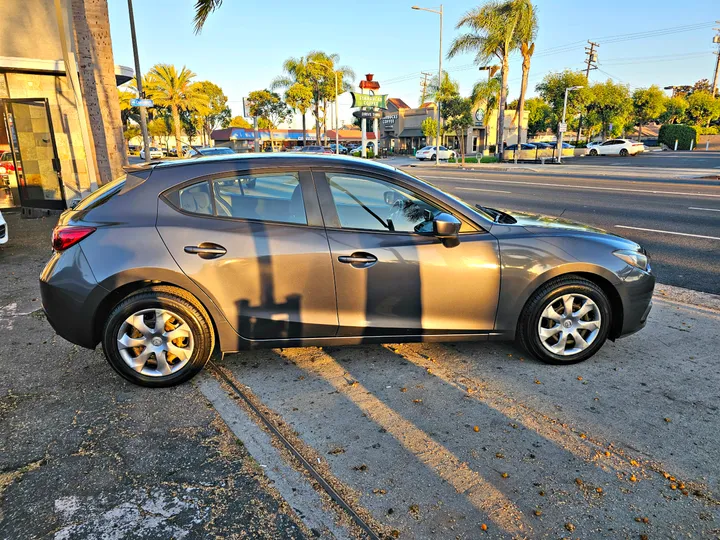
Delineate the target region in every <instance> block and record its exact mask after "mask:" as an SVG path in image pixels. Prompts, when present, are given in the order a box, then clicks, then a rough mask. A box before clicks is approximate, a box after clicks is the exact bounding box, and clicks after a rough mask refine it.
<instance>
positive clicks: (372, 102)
mask: <svg viewBox="0 0 720 540" xmlns="http://www.w3.org/2000/svg"><path fill="white" fill-rule="evenodd" d="M350 95H351V96H352V98H353V102H352V105H350V107H377V108H379V109H387V94H385V95H382V96H372V95H370V94H359V93H358V92H350Z"/></svg>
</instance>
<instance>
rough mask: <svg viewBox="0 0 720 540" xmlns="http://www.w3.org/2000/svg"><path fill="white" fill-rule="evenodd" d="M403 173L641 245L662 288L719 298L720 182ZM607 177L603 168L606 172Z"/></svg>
mask: <svg viewBox="0 0 720 540" xmlns="http://www.w3.org/2000/svg"><path fill="white" fill-rule="evenodd" d="M407 170H408V172H411V173H412V174H415V175H416V176H420V177H421V178H424V179H426V180H428V181H430V182H432V183H433V184H435V185H437V186H438V187H440V188H442V189H444V190H446V191H449V192H451V193H453V194H455V195H457V196H459V197H461V198H463V199H465V200H466V201H468V202H471V203H482V204H483V205H485V206H491V207H496V208H502V209H511V210H520V211H525V212H533V213H542V214H548V215H553V216H562V217H563V218H565V219H570V220H574V221H579V222H583V223H587V224H590V225H595V226H597V227H601V228H603V229H605V230H607V231H610V232H613V233H616V234H619V235H622V236H625V237H627V238H630V239H632V240H634V241H636V242H638V243H640V244H642V245H643V246H644V247H645V248H646V249H647V250H648V251H649V252H650V254H651V257H652V263H653V267H654V269H655V272H656V274H657V276H658V280H659V282H661V283H666V284H669V285H675V286H679V287H685V288H688V289H694V290H697V291H703V292H710V293H714V294H720V182H719V181H717V180H705V179H672V178H666V179H657V178H656V179H653V178H637V177H629V176H627V177H623V176H622V173H621V172H616V173H615V176H612V177H608V176H598V175H594V174H592V173H587V172H583V173H582V174H577V175H573V174H568V173H567V169H566V170H565V171H564V174H562V175H554V174H552V173H533V172H520V171H518V172H509V171H499V170H495V171H493V170H483V171H453V170H452V169H450V168H441V169H431V168H412V169H407ZM603 172H604V173H605V174H607V170H604V171H603Z"/></svg>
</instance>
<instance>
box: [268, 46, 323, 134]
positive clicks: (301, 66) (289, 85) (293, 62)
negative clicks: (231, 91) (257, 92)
mask: <svg viewBox="0 0 720 540" xmlns="http://www.w3.org/2000/svg"><path fill="white" fill-rule="evenodd" d="M305 62H306V60H305V58H304V57H300V58H293V57H290V58H288V59H287V60H285V62H283V71H284V72H285V75H281V76H279V77H275V79H273V80H272V82H271V83H270V90H278V89H281V88H284V89H285V100H286V102H287V103H288V105H289V106H290V107H292V108H293V109H296V110H297V111H298V112H299V113H300V114H301V115H302V130H303V146H305V145H306V144H307V135H306V133H307V131H306V129H305V121H306V118H305V114H306V113H307V110H308V109H309V108H310V105H311V104H312V100H313V94H312V90H311V89H310V87H309V85H308V77H307V73H306V65H305ZM308 94H310V96H309V99H308Z"/></svg>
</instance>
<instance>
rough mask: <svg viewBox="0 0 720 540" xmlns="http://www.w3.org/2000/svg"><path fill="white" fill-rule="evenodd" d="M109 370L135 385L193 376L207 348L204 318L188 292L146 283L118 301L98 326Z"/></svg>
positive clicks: (208, 327)
mask: <svg viewBox="0 0 720 540" xmlns="http://www.w3.org/2000/svg"><path fill="white" fill-rule="evenodd" d="M102 343H103V350H104V351H105V357H106V358H107V360H108V362H109V364H110V365H111V366H112V368H113V369H114V370H115V371H117V372H118V373H119V374H120V375H121V376H123V377H124V378H125V379H127V380H128V381H130V382H132V383H134V384H138V385H141V386H150V387H163V386H174V385H176V384H180V383H182V382H185V381H187V380H189V379H191V378H192V377H194V376H195V375H196V374H197V373H198V372H199V371H200V370H202V368H203V366H205V364H206V363H207V361H208V359H209V358H210V355H211V354H212V351H213V346H214V343H215V334H214V331H213V327H212V323H211V322H210V317H209V316H208V314H207V312H206V311H205V309H204V308H203V307H202V306H201V305H200V303H199V302H198V301H197V300H196V299H195V298H194V297H193V296H192V295H190V294H189V293H187V292H186V291H183V290H182V289H177V288H175V287H161V286H158V287H151V288H148V289H143V290H141V291H138V292H137V293H134V294H132V295H130V296H128V297H127V298H125V299H124V300H123V301H122V302H120V303H119V304H118V305H117V306H116V307H115V309H113V311H112V313H111V314H110V316H109V317H108V320H107V322H106V323H105V327H104V329H103V339H102Z"/></svg>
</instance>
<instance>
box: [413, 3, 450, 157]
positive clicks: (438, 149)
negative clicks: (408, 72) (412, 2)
mask: <svg viewBox="0 0 720 540" xmlns="http://www.w3.org/2000/svg"><path fill="white" fill-rule="evenodd" d="M412 8H413V9H415V10H418V11H429V12H430V13H436V14H437V15H440V54H439V55H438V98H439V95H440V88H441V87H442V57H443V54H442V30H443V6H442V4H440V9H439V10H437V9H430V8H424V7H419V6H413V7H412ZM435 101H437V141H436V142H435V144H436V147H437V148H436V151H435V165H440V99H436V100H435Z"/></svg>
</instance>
